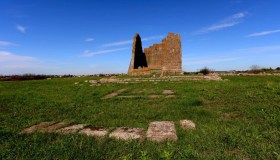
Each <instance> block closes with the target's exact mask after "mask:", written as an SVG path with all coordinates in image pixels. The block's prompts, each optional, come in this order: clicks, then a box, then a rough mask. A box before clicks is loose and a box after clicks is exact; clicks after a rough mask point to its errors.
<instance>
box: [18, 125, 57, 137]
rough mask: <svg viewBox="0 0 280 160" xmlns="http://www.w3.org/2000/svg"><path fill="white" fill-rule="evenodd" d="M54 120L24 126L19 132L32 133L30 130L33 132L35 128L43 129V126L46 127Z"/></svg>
mask: <svg viewBox="0 0 280 160" xmlns="http://www.w3.org/2000/svg"><path fill="white" fill-rule="evenodd" d="M53 123H54V122H41V123H39V124H37V125H33V126H31V127H28V128H25V129H24V130H22V132H21V133H28V134H29V133H32V132H35V131H37V130H40V129H43V128H45V127H48V126H50V125H52V124H53Z"/></svg>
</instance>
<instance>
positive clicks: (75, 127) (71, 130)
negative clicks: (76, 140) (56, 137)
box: [57, 124, 87, 133]
mask: <svg viewBox="0 0 280 160" xmlns="http://www.w3.org/2000/svg"><path fill="white" fill-rule="evenodd" d="M85 126H87V125H86V124H75V125H72V126H68V127H64V128H61V129H59V130H57V132H61V133H76V132H78V131H79V130H81V129H83V128H84V127H85Z"/></svg>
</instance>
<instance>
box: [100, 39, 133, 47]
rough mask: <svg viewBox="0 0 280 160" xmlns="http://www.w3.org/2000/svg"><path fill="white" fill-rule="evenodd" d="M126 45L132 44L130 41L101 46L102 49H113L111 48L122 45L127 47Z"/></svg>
mask: <svg viewBox="0 0 280 160" xmlns="http://www.w3.org/2000/svg"><path fill="white" fill-rule="evenodd" d="M128 44H132V40H126V41H118V42H113V43H108V44H104V45H102V46H103V47H113V46H124V45H128Z"/></svg>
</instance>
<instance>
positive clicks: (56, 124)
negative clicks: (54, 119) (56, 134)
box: [39, 122, 69, 132]
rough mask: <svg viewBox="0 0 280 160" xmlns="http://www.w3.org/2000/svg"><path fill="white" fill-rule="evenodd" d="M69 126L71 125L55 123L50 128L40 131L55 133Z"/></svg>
mask: <svg viewBox="0 0 280 160" xmlns="http://www.w3.org/2000/svg"><path fill="white" fill-rule="evenodd" d="M67 124H69V123H68V122H59V123H55V124H53V125H51V126H48V127H46V128H42V129H40V130H39V131H41V132H53V131H55V130H57V129H60V128H62V127H64V126H66V125H67Z"/></svg>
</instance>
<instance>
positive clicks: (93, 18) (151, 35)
mask: <svg viewBox="0 0 280 160" xmlns="http://www.w3.org/2000/svg"><path fill="white" fill-rule="evenodd" d="M279 8H280V1H279V0H267V1H263V0H223V1H218V0H133V1H132V0H45V1H43V0H32V1H31V0H1V1H0V74H2V75H6V74H24V73H35V74H96V73H126V72H127V70H128V66H129V62H130V58H131V48H132V44H131V43H132V38H133V36H134V34H135V33H136V32H138V33H139V34H140V36H141V37H142V40H143V47H148V46H150V45H152V44H153V43H160V42H161V39H162V38H163V37H165V36H167V33H168V32H174V33H179V34H181V40H182V53H183V70H184V71H197V70H199V69H201V68H203V67H204V66H207V67H209V68H211V69H214V70H247V69H249V67H250V66H251V65H259V66H261V67H273V68H276V67H279V66H280V63H279V62H280V61H279V59H280V16H279V15H280V10H279Z"/></svg>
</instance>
